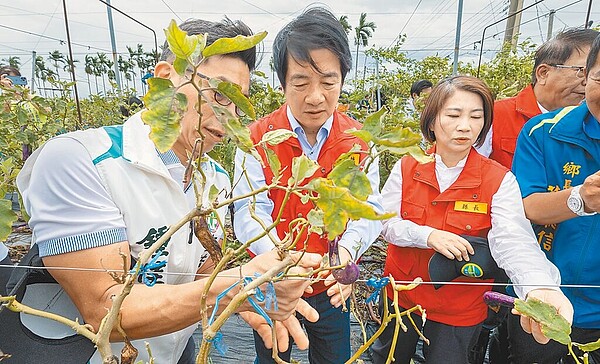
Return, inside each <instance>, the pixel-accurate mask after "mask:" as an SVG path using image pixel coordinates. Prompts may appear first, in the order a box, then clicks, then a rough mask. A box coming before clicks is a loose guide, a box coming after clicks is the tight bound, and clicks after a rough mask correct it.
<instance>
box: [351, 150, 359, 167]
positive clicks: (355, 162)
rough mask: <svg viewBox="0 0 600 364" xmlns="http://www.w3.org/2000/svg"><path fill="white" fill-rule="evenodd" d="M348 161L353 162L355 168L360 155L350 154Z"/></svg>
mask: <svg viewBox="0 0 600 364" xmlns="http://www.w3.org/2000/svg"><path fill="white" fill-rule="evenodd" d="M350 159H352V160H353V161H354V164H356V165H357V166H358V165H359V164H360V154H358V153H352V154H350Z"/></svg>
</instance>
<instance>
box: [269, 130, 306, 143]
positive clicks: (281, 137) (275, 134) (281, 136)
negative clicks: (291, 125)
mask: <svg viewBox="0 0 600 364" xmlns="http://www.w3.org/2000/svg"><path fill="white" fill-rule="evenodd" d="M292 137H294V138H298V135H297V134H296V133H294V132H293V131H291V130H288V129H277V130H271V131H268V132H266V133H264V134H263V136H262V138H261V139H260V143H261V144H269V145H277V144H280V143H283V142H285V141H286V140H288V139H289V138H292Z"/></svg>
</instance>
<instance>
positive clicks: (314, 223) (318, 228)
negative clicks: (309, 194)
mask: <svg viewBox="0 0 600 364" xmlns="http://www.w3.org/2000/svg"><path fill="white" fill-rule="evenodd" d="M306 219H307V220H308V224H309V225H310V226H309V227H308V232H309V233H315V234H318V235H321V234H323V227H324V226H325V224H324V223H323V211H321V210H317V209H312V210H310V211H309V212H308V214H307V215H306Z"/></svg>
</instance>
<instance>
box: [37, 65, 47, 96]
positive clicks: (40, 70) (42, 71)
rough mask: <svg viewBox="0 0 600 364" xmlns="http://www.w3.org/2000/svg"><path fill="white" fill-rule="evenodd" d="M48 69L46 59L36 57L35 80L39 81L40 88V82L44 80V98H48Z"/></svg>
mask: <svg viewBox="0 0 600 364" xmlns="http://www.w3.org/2000/svg"><path fill="white" fill-rule="evenodd" d="M47 70H48V68H47V67H46V62H44V57H42V56H36V57H35V71H34V72H35V78H37V79H38V88H39V86H40V85H39V80H42V85H44V96H48V93H47V90H46V76H47V75H46V73H47Z"/></svg>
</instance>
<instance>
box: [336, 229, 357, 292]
mask: <svg viewBox="0 0 600 364" xmlns="http://www.w3.org/2000/svg"><path fill="white" fill-rule="evenodd" d="M338 240H339V238H335V239H334V240H330V241H329V265H330V266H331V267H334V266H338V265H340V254H339V246H338ZM332 274H333V276H334V277H335V280H336V281H338V282H339V283H341V284H352V283H354V282H356V280H357V279H358V276H359V275H360V269H359V268H358V265H356V263H354V262H353V261H349V262H348V264H346V266H345V267H344V268H341V269H340V268H338V269H334V270H333V272H332Z"/></svg>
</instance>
